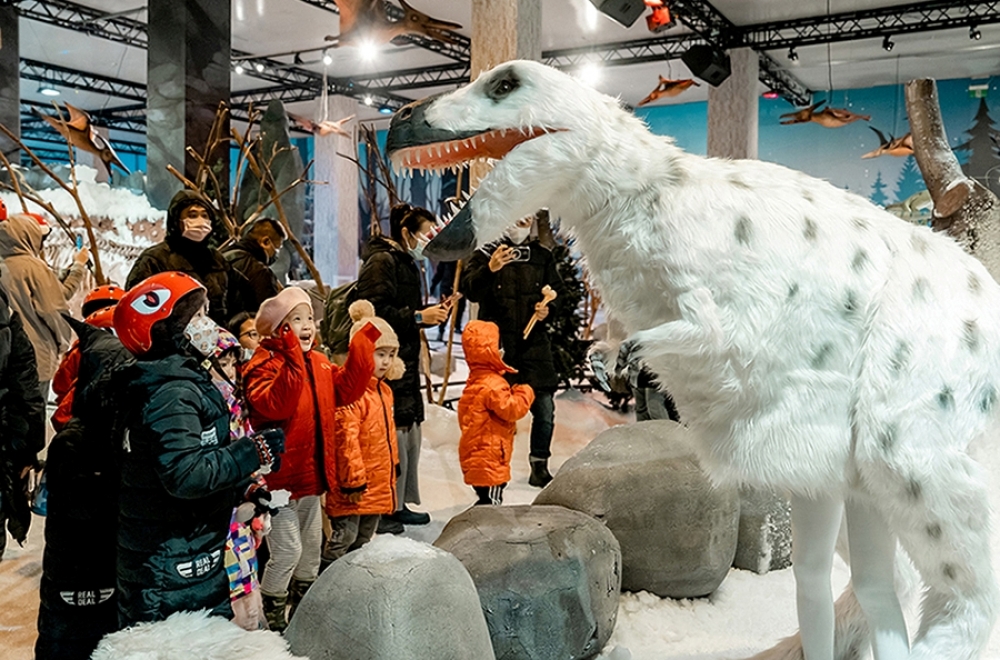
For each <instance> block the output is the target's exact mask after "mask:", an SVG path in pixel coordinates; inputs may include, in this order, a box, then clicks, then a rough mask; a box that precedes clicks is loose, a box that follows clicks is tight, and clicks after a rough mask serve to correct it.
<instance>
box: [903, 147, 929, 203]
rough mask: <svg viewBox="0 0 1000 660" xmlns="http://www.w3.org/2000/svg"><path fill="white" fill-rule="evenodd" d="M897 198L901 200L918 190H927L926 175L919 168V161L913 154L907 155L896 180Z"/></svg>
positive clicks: (911, 195)
mask: <svg viewBox="0 0 1000 660" xmlns="http://www.w3.org/2000/svg"><path fill="white" fill-rule="evenodd" d="M896 190H897V191H898V192H897V197H896V199H897V200H898V201H900V202H902V201H904V200H907V199H909V198H910V197H913V196H914V195H916V194H917V193H918V192H921V191H924V190H927V185H926V184H925V183H924V177H923V175H922V174H920V170H919V169H918V168H917V161H916V159H914V158H913V156H907V157H906V160H905V161H904V162H903V169H902V171H900V173H899V178H898V179H897V180H896Z"/></svg>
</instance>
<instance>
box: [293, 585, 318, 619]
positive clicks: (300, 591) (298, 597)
mask: <svg viewBox="0 0 1000 660" xmlns="http://www.w3.org/2000/svg"><path fill="white" fill-rule="evenodd" d="M315 581H316V580H297V579H295V578H292V583H291V584H289V585H288V620H289V621H291V620H292V617H293V616H295V608H296V607H298V606H299V603H301V602H302V598H303V597H304V596H305V595H306V592H307V591H309V587H311V586H312V585H313V582H315Z"/></svg>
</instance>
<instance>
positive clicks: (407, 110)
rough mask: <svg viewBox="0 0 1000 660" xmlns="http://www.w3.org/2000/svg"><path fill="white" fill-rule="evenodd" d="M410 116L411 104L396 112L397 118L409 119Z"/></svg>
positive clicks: (411, 112) (411, 114)
mask: <svg viewBox="0 0 1000 660" xmlns="http://www.w3.org/2000/svg"><path fill="white" fill-rule="evenodd" d="M411 116H413V106H409V105H408V106H406V107H404V108H402V109H401V110H400V111H399V113H398V114H397V117H398V118H399V119H409V118H410V117H411Z"/></svg>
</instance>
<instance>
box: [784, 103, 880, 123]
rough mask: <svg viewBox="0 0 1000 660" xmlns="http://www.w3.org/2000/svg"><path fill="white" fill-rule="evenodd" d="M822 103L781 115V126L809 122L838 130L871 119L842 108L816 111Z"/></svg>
mask: <svg viewBox="0 0 1000 660" xmlns="http://www.w3.org/2000/svg"><path fill="white" fill-rule="evenodd" d="M824 103H826V100H823V101H819V102H817V103H813V104H812V105H811V106H809V107H808V108H802V109H801V110H796V111H795V112H789V113H786V114H783V115H781V117H780V118H779V119H781V124H782V125H783V126H787V125H789V124H805V123H807V122H810V121H811V122H814V123H817V124H819V125H820V126H823V127H824V128H840V127H841V126H846V125H847V124H850V123H852V122H856V121H858V120H859V119H863V120H865V121H868V120H870V119H871V115H858V114H855V113H853V112H851V111H850V110H845V109H843V108H823V109H822V110H818V111H817V109H818V108H819V107H820V106H821V105H823V104H824Z"/></svg>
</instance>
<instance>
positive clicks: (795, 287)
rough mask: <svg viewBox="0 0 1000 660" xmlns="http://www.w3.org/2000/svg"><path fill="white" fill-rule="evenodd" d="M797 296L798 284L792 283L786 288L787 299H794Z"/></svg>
mask: <svg viewBox="0 0 1000 660" xmlns="http://www.w3.org/2000/svg"><path fill="white" fill-rule="evenodd" d="M797 295H799V284H798V282H793V283H792V285H791V286H789V287H788V297H789V298H794V297H795V296H797Z"/></svg>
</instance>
